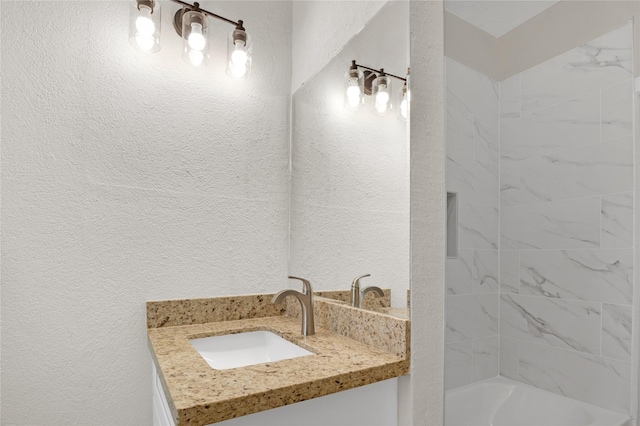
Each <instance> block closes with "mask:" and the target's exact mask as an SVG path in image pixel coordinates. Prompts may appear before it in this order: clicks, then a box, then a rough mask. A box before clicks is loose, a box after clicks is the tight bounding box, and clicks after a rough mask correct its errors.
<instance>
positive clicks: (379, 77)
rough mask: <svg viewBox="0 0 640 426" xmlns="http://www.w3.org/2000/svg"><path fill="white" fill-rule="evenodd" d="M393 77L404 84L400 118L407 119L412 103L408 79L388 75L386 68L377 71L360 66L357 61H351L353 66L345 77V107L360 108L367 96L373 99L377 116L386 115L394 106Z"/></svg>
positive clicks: (401, 95)
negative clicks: (410, 102) (392, 99)
mask: <svg viewBox="0 0 640 426" xmlns="http://www.w3.org/2000/svg"><path fill="white" fill-rule="evenodd" d="M360 69H362V70H364V71H361V70H360ZM408 75H409V70H407V76H408ZM392 77H393V78H396V79H398V80H402V81H403V82H404V84H403V86H402V91H401V92H400V99H399V104H400V116H401V117H402V118H403V119H406V118H407V117H408V116H409V101H410V94H409V89H408V87H407V78H404V77H399V76H397V75H393V74H389V73H386V72H385V71H384V68H380V69H379V70H377V69H374V68H370V67H366V66H364V65H360V64H358V63H356V61H355V59H354V60H353V61H351V66H350V67H349V71H348V72H347V74H346V76H345V79H346V90H345V102H344V105H345V107H348V108H352V109H356V108H360V107H361V106H362V105H364V101H365V95H367V96H372V97H373V109H374V112H375V113H376V114H386V113H387V112H388V111H389V110H390V109H391V108H392V106H393V105H392V102H391V95H392V87H391V86H392V84H391V78H392Z"/></svg>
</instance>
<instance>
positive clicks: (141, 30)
mask: <svg viewBox="0 0 640 426" xmlns="http://www.w3.org/2000/svg"><path fill="white" fill-rule="evenodd" d="M136 30H138V34H140V35H143V36H150V35H152V34H153V33H154V32H156V25H155V24H154V23H153V20H152V19H151V9H150V8H149V7H146V6H141V7H140V9H139V15H138V17H137V18H136ZM138 44H139V43H138ZM140 48H143V47H142V46H140ZM143 49H144V48H143ZM144 50H149V49H144Z"/></svg>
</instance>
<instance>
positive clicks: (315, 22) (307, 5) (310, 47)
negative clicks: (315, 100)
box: [291, 0, 388, 92]
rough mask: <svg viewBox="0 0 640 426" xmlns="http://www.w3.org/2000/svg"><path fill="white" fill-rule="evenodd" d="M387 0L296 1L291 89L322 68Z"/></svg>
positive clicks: (294, 3)
mask: <svg viewBox="0 0 640 426" xmlns="http://www.w3.org/2000/svg"><path fill="white" fill-rule="evenodd" d="M387 1H388V0H352V1H344V0H341V1H335V0H329V1H306V0H294V2H293V35H292V42H291V47H292V58H293V68H292V77H291V89H292V90H291V92H295V91H296V90H297V89H298V88H299V87H300V86H301V85H302V84H304V82H305V81H307V80H308V79H309V78H311V77H312V76H313V75H314V74H315V73H316V72H318V71H319V70H321V69H322V67H324V65H325V64H327V63H328V62H329V61H330V60H331V59H332V58H333V57H334V56H335V55H336V53H338V51H340V49H341V48H342V47H343V46H344V45H345V44H346V43H347V42H348V41H349V39H350V38H351V37H353V35H354V34H358V33H359V32H360V30H362V28H364V26H365V25H366V23H367V22H368V21H369V20H370V19H371V18H372V17H373V16H374V15H375V14H376V13H377V12H378V10H379V9H380V8H381V7H382V6H383V5H384V4H385V3H386V2H387Z"/></svg>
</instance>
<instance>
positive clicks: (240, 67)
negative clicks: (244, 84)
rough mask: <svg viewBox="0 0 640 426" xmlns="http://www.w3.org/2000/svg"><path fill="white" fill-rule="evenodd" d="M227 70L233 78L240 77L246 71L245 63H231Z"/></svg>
mask: <svg viewBox="0 0 640 426" xmlns="http://www.w3.org/2000/svg"><path fill="white" fill-rule="evenodd" d="M229 72H230V74H231V77H233V78H241V77H243V76H244V75H245V74H246V73H247V66H246V65H245V64H236V63H232V64H231V66H230V67H229Z"/></svg>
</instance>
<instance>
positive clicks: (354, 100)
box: [344, 69, 364, 109]
mask: <svg viewBox="0 0 640 426" xmlns="http://www.w3.org/2000/svg"><path fill="white" fill-rule="evenodd" d="M344 78H345V87H344V106H345V108H350V109H357V108H360V107H361V106H362V105H363V104H364V75H363V74H362V71H359V70H353V69H351V70H349V71H348V72H347V73H346V74H345V76H344Z"/></svg>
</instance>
